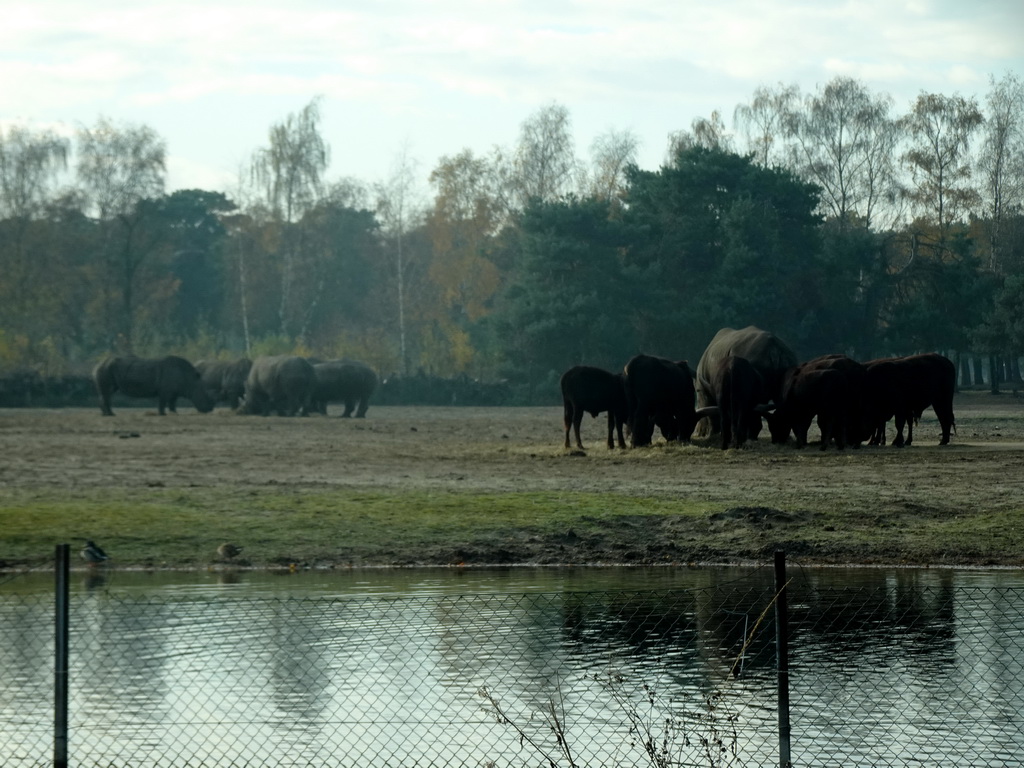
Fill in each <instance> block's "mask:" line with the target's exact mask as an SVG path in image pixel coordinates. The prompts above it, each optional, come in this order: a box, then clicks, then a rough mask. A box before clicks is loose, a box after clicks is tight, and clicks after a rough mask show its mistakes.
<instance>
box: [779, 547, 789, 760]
mask: <svg viewBox="0 0 1024 768" xmlns="http://www.w3.org/2000/svg"><path fill="white" fill-rule="evenodd" d="M775 647H776V660H777V662H778V674H779V766H780V768H790V766H791V765H793V763H792V762H791V760H790V753H789V734H790V725H789V607H788V605H787V603H786V553H785V552H776V553H775Z"/></svg>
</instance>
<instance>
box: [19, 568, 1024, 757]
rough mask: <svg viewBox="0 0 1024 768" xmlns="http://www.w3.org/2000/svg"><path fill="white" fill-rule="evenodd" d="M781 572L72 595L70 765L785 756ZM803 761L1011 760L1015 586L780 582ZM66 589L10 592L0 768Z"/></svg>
mask: <svg viewBox="0 0 1024 768" xmlns="http://www.w3.org/2000/svg"><path fill="white" fill-rule="evenodd" d="M772 598H773V590H772V589H771V587H770V586H768V587H766V586H765V585H764V583H757V584H752V583H749V582H747V583H743V582H740V583H733V584H728V585H724V586H719V587H713V588H708V589H696V590H680V591H672V592H665V591H643V592H636V591H628V592H627V591H606V592H585V593H577V592H560V593H529V594H497V593H495V594H490V593H485V594H470V595H428V596H405V597H388V598H379V597H374V598H366V597H358V598H353V597H340V598H339V597H329V598H328V597H306V598H302V597H280V596H272V597H263V596H251V595H248V596H239V595H209V594H202V595H188V594H185V595H174V596H168V595H164V594H161V595H157V596H141V595H138V594H134V593H123V594H122V593H118V592H115V591H112V590H108V589H101V590H95V591H91V592H84V593H81V594H75V595H73V597H72V608H71V627H72V629H71V671H70V726H71V734H70V754H71V760H70V764H71V765H72V766H105V767H106V766H126V767H128V766H310V765H318V766H319V765H329V766H360V767H366V766H456V765H467V766H468V765H473V766H481V765H487V766H496V767H497V766H501V767H504V766H509V767H514V766H541V765H549V766H550V765H555V766H571V765H576V766H583V765H587V766H605V765H615V766H640V765H652V766H675V765H679V766H689V765H693V766H698V765H699V766H770V765H771V766H774V765H777V764H778V757H777V755H778V746H777V744H778V736H777V712H776V702H777V697H776V675H775V650H774V647H775V646H774V640H775V638H774V631H775V624H774V617H773V615H772V605H773V603H772ZM789 605H790V622H791V637H790V653H791V663H790V673H791V705H792V714H791V720H792V727H793V738H792V750H793V762H794V764H795V765H815V766H819V765H820V766H829V765H836V766H839V765H843V766H848V765H878V766H881V765H892V766H911V765H913V766H919V765H944V764H957V765H1020V764H1021V762H1020V758H1019V757H1018V755H1020V754H1024V735H1022V729H1024V693H1022V686H1024V669H1022V663H1024V653H1022V651H1024V647H1022V646H1024V590H1021V589H1014V588H998V589H995V588H984V589H982V588H970V587H955V586H952V584H950V585H940V586H935V585H934V584H926V585H922V584H919V583H915V582H913V580H909V581H905V582H904V581H900V580H896V581H893V582H890V583H885V584H882V585H881V586H879V587H876V588H857V589H844V588H832V587H828V586H824V587H823V586H819V585H814V584H811V583H807V582H806V581H804V582H797V583H794V584H793V585H792V586H791V587H790V598H789ZM52 635H53V597H52V595H40V594H25V595H20V594H16V593H8V592H4V591H0V670H2V671H0V733H2V735H3V738H2V742H0V764H2V765H4V766H17V767H19V768H20V767H21V766H37V765H38V766H42V765H48V764H49V755H50V751H51V745H52V724H53V712H52V706H53V690H52V689H53V680H52V664H53V637H52Z"/></svg>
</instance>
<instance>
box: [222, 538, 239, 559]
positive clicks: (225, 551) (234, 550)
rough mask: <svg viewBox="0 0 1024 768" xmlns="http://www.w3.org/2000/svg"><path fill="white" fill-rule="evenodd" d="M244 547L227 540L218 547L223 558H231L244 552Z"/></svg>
mask: <svg viewBox="0 0 1024 768" xmlns="http://www.w3.org/2000/svg"><path fill="white" fill-rule="evenodd" d="M242 549H243V548H242V547H236V546H235V545H234V544H231V543H230V542H227V541H226V542H224V543H223V544H221V545H220V546H219V547H217V554H218V555H220V557H221V559H222V560H230V559H231V558H233V557H237V556H238V555H240V554H242Z"/></svg>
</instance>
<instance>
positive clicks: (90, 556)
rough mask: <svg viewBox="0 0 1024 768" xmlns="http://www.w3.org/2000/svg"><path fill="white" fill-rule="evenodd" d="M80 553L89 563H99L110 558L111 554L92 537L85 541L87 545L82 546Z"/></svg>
mask: <svg viewBox="0 0 1024 768" xmlns="http://www.w3.org/2000/svg"><path fill="white" fill-rule="evenodd" d="M79 554H80V555H81V556H82V559H83V560H85V562H87V563H88V564H89V565H97V564H99V563H103V562H106V561H107V560H109V559H110V556H109V555H108V554H107V553H106V552H104V551H103V548H102V547H101V546H100V545H99V544H97V543H96V542H95V541H93V540H92V539H88V540H87V541H86V542H85V546H84V547H82V551H81V552H80V553H79Z"/></svg>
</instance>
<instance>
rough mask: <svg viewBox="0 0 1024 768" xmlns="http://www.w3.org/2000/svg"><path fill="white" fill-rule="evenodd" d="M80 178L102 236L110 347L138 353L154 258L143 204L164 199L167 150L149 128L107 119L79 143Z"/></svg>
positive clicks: (81, 132) (102, 285)
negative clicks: (140, 310) (147, 274)
mask: <svg viewBox="0 0 1024 768" xmlns="http://www.w3.org/2000/svg"><path fill="white" fill-rule="evenodd" d="M77 150H78V152H77V157H78V163H77V166H76V172H77V176H78V180H79V183H80V185H81V187H82V190H83V192H84V194H85V196H86V199H87V201H88V204H89V206H90V208H91V210H92V212H93V213H95V215H96V217H97V219H98V223H99V226H100V228H101V231H102V241H101V242H102V245H101V251H102V253H101V255H100V258H101V263H102V264H103V266H104V269H103V271H102V274H101V275H100V276H99V284H98V286H97V291H98V293H99V294H100V295H101V296H103V297H105V301H104V302H103V304H104V309H103V311H104V314H105V317H106V323H105V324H106V329H107V341H108V344H109V345H111V346H112V347H113V348H115V349H118V350H119V351H123V352H132V351H133V349H134V347H133V344H134V339H133V336H134V330H135V317H134V315H135V312H136V309H137V304H138V302H139V298H138V294H139V292H140V291H141V289H142V288H143V286H142V285H141V284H139V273H140V269H141V267H142V266H143V264H144V263H145V262H146V260H147V259H148V258H149V257H150V256H151V255H152V244H151V243H148V242H146V241H145V238H144V237H143V236H142V224H143V219H144V218H145V216H146V215H147V214H146V209H145V207H144V206H141V205H140V203H142V202H143V201H145V200H147V199H153V198H156V197H159V196H160V195H162V194H163V190H164V174H165V171H166V144H165V142H164V141H163V139H161V138H160V136H159V135H158V134H157V133H156V132H155V131H154V130H153V129H152V128H150V127H148V126H145V125H130V124H125V125H116V124H115V123H113V122H111V121H110V120H107V119H101V120H100V121H99V122H98V123H97V125H96V126H95V127H93V128H82V129H80V130H79V131H78V137H77Z"/></svg>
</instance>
